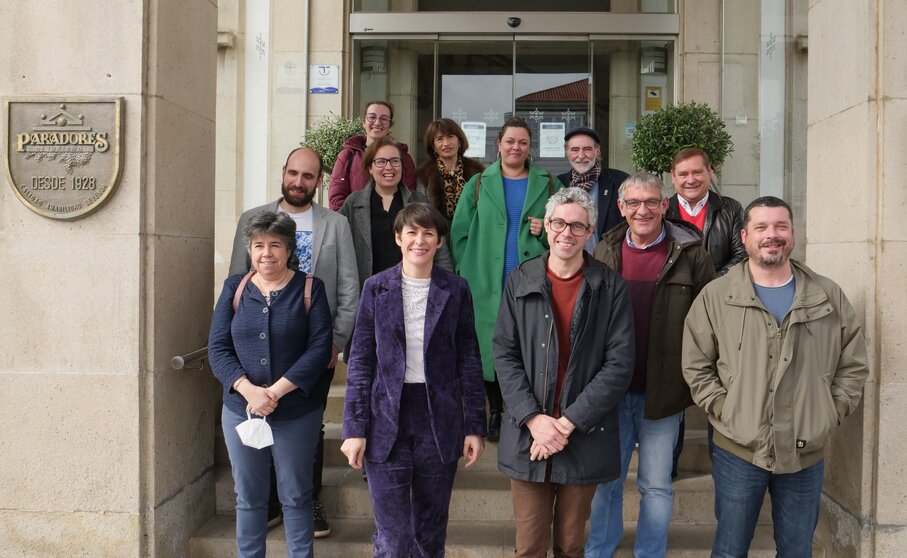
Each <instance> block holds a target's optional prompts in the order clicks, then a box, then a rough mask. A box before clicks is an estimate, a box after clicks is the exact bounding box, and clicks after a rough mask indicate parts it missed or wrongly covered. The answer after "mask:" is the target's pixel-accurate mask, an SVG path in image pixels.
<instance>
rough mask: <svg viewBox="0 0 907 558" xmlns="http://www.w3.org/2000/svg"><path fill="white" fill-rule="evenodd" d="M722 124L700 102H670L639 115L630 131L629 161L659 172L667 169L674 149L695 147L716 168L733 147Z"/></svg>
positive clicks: (719, 119) (644, 168) (713, 113)
mask: <svg viewBox="0 0 907 558" xmlns="http://www.w3.org/2000/svg"><path fill="white" fill-rule="evenodd" d="M724 128H725V127H724V122H722V121H721V118H719V117H718V114H717V113H716V112H715V111H713V110H712V109H711V108H710V107H709V106H708V105H706V104H704V103H695V102H691V103H681V104H678V105H670V106H668V107H666V108H664V109H662V110H659V111H657V112H653V113H651V114H647V115H645V116H643V117H642V118H640V119H639V124H637V126H636V131H635V132H634V133H633V142H632V146H633V162H634V163H635V164H636V167H637V168H639V169H641V170H644V171H648V172H651V173H656V174H661V173H665V172H668V171H670V170H671V160H672V159H673V158H674V154H675V153H677V151H678V150H680V149H682V148H684V147H698V148H699V149H701V150H703V151H705V152H706V153H707V154H708V156H709V159H710V160H711V163H712V167H713V168H715V169H716V170H718V169H720V168H721V166H722V165H723V164H724V161H725V159H727V156H728V155H730V154H731V153H732V152H733V151H734V144H733V142H732V141H731V136H730V134H728V133H727V131H725V129H724Z"/></svg>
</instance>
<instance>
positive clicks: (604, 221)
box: [557, 127, 628, 254]
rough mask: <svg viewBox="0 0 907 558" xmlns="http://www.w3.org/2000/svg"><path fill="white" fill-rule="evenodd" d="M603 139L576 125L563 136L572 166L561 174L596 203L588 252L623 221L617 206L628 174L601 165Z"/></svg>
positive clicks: (594, 132) (589, 129)
mask: <svg viewBox="0 0 907 558" xmlns="http://www.w3.org/2000/svg"><path fill="white" fill-rule="evenodd" d="M600 144H601V138H600V137H599V135H598V132H596V131H595V130H593V129H592V128H585V127H583V128H576V129H573V130H570V131H569V132H567V134H566V135H565V136H564V150H565V151H566V152H567V161H569V162H570V166H571V167H572V169H571V170H570V171H569V172H565V173H564V174H561V175H558V177H557V178H558V180H560V181H561V183H563V184H564V185H565V186H573V187H575V188H582V189H583V190H585V191H586V193H588V194H589V196H590V197H591V198H592V201H593V202H594V203H595V208H596V210H597V211H596V213H597V217H596V218H595V219H594V220H593V221H592V225H593V227H594V230H593V231H592V235H591V236H590V237H589V240H587V241H586V247H585V248H586V251H587V252H589V253H590V254H591V253H592V252H593V251H594V250H595V247H596V246H597V245H598V242H599V241H600V240H601V238H602V235H603V234H605V233H606V232H608V231H609V230H611V229H613V228H614V227H616V226H617V225H620V224H621V223H623V222H624V219H623V217H621V215H620V210H619V209H618V207H617V189H618V188H620V185H621V183H622V182H623V181H624V180H626V179H627V176H628V175H627V173H625V172H623V171H620V170H617V169H610V168H608V167H605V166H602V152H601V147H600Z"/></svg>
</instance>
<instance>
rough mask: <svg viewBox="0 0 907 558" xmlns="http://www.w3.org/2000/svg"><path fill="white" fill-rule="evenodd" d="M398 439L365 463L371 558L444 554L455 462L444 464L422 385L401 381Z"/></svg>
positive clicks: (432, 556) (423, 557)
mask: <svg viewBox="0 0 907 558" xmlns="http://www.w3.org/2000/svg"><path fill="white" fill-rule="evenodd" d="M399 420H400V424H399V430H398V433H397V441H396V442H395V443H394V447H393V449H391V452H390V455H389V456H388V458H387V461H384V462H383V463H377V462H375V461H368V463H367V465H366V468H367V469H368V489H369V493H370V494H371V497H372V509H373V510H374V512H375V528H376V529H377V532H376V533H375V534H374V535H373V536H372V539H373V540H374V542H375V549H374V550H373V552H372V556H374V557H376V558H377V557H381V558H409V557H410V556H412V557H413V558H429V557H430V558H435V557H438V556H444V542H445V541H446V540H447V514H448V509H449V507H450V493H451V491H452V490H453V481H454V475H455V474H456V472H457V462H456V461H454V462H452V463H447V464H445V463H442V462H441V455H440V453H439V452H438V446H437V444H436V443H435V437H434V435H433V433H432V430H431V421H430V420H429V415H428V394H427V393H426V391H425V384H404V385H403V394H402V397H401V399H400V419H399Z"/></svg>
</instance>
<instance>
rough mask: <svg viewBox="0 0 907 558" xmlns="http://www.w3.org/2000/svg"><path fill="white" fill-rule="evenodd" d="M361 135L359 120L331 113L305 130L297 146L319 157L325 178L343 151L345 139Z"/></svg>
mask: <svg viewBox="0 0 907 558" xmlns="http://www.w3.org/2000/svg"><path fill="white" fill-rule="evenodd" d="M361 133H363V132H362V120H361V119H360V118H358V117H357V118H346V117H345V116H339V115H336V114H334V113H331V114H329V115H328V116H325V117H324V118H321V119H320V120H318V122H316V123H315V125H314V126H312V127H311V128H309V129H308V130H306V132H305V135H304V136H303V138H302V141H301V142H299V145H301V146H303V147H311V148H312V149H314V150H315V152H316V153H318V155H320V156H321V161H322V163H324V169H325V173H324V174H325V178H327V177H329V176H330V175H331V172H330V171H331V169H333V168H334V162H335V161H337V155H339V154H340V150H341V149H343V142H345V141H346V138H348V137H350V136H352V135H354V134H361Z"/></svg>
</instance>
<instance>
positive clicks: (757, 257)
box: [747, 239, 793, 267]
mask: <svg viewBox="0 0 907 558" xmlns="http://www.w3.org/2000/svg"><path fill="white" fill-rule="evenodd" d="M768 247H774V248H778V250H777V251H776V252H770V253H767V254H764V255H763V253H762V251H761V248H768ZM792 251H793V246H791V245H789V244H788V243H787V242H784V241H782V240H777V239H768V240H765V241H763V242H762V243H760V244H759V246H758V247H757V248H756V250H755V251H754V252H753V253H750V251H749V250H747V253H748V255H749V257H750V259H751V260H753V261H755V262H756V263H757V264H759V265H760V266H762V267H778V266H781V265H784V264H785V263H787V260H788V258H790V253H791V252H792Z"/></svg>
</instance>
